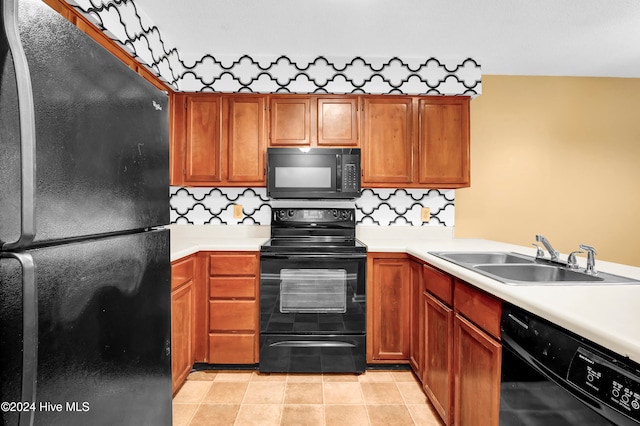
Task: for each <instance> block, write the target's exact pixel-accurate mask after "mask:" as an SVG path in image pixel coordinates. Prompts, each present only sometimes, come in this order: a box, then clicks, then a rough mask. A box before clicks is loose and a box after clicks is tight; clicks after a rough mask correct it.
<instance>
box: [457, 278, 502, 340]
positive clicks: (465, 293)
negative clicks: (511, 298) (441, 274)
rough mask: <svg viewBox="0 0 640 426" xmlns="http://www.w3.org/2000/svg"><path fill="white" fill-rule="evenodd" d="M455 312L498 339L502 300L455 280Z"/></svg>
mask: <svg viewBox="0 0 640 426" xmlns="http://www.w3.org/2000/svg"><path fill="white" fill-rule="evenodd" d="M453 298H454V300H455V305H454V309H455V311H456V312H460V313H461V314H462V315H464V316H465V317H466V318H467V319H469V320H470V321H471V322H473V323H475V324H476V325H477V326H479V327H480V328H482V329H483V330H484V331H486V332H487V333H489V334H491V335H492V336H493V337H495V338H497V339H500V318H501V316H502V302H501V301H500V300H499V299H496V298H495V297H493V296H490V295H489V294H487V293H485V292H483V291H482V290H478V289H476V288H474V287H472V286H470V285H469V284H466V283H464V282H463V281H460V280H457V279H456V280H455V286H454V296H453Z"/></svg>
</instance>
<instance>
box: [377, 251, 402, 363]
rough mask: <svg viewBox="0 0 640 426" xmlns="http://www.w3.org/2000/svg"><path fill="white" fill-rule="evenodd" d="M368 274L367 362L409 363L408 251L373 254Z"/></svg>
mask: <svg viewBox="0 0 640 426" xmlns="http://www.w3.org/2000/svg"><path fill="white" fill-rule="evenodd" d="M367 277H368V278H367V279H368V283H367V362H368V363H380V364H384V363H407V362H408V359H409V328H410V316H409V301H410V297H411V293H410V290H411V289H410V285H409V259H408V257H407V255H406V254H404V253H369V255H368V259H367Z"/></svg>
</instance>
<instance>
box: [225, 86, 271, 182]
mask: <svg viewBox="0 0 640 426" xmlns="http://www.w3.org/2000/svg"><path fill="white" fill-rule="evenodd" d="M226 107H227V109H228V112H227V114H226V120H227V121H225V122H224V124H225V126H224V127H225V130H226V149H225V151H226V157H225V158H224V161H225V164H226V167H225V171H226V176H225V181H226V183H228V184H230V185H240V184H241V185H243V186H264V185H265V148H266V144H265V97H261V96H231V97H229V98H227V99H226Z"/></svg>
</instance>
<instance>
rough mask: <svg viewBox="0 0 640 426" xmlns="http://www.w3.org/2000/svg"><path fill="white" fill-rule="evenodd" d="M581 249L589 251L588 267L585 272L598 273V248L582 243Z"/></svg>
mask: <svg viewBox="0 0 640 426" xmlns="http://www.w3.org/2000/svg"><path fill="white" fill-rule="evenodd" d="M580 250H584V251H586V252H587V268H586V269H585V270H584V272H586V273H587V274H590V275H597V274H598V271H596V254H598V252H597V251H596V249H595V248H593V247H592V246H588V245H586V244H580Z"/></svg>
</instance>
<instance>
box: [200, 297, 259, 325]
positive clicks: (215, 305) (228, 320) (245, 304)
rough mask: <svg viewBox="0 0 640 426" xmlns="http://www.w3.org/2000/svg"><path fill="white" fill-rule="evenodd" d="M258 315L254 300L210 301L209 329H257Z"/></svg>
mask: <svg viewBox="0 0 640 426" xmlns="http://www.w3.org/2000/svg"><path fill="white" fill-rule="evenodd" d="M257 316H258V313H257V305H256V302H255V301H254V300H251V301H245V300H229V301H227V300H211V301H209V331H236V330H237V331H255V330H256V329H257Z"/></svg>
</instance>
